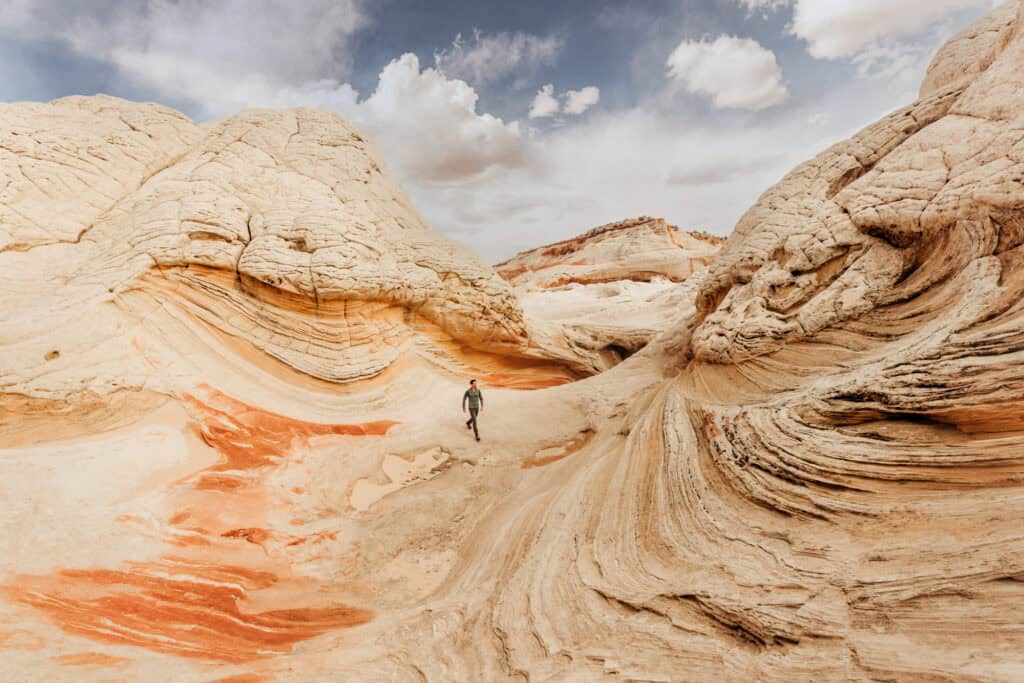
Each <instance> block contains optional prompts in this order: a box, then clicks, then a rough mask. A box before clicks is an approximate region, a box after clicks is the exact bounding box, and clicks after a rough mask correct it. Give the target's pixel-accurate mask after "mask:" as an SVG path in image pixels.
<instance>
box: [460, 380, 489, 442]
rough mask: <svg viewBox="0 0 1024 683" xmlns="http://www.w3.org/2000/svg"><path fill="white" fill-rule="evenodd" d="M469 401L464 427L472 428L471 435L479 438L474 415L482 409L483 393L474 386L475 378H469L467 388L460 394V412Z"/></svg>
mask: <svg viewBox="0 0 1024 683" xmlns="http://www.w3.org/2000/svg"><path fill="white" fill-rule="evenodd" d="M467 401H468V402H469V419H468V420H466V429H469V428H470V427H472V428H473V436H475V437H476V440H477V441H479V440H480V432H479V431H477V428H476V416H477V413H479V412H480V411H481V410H483V409H484V395H483V394H481V393H480V390H479V389H477V388H476V380H475V379H471V380H469V389H466V393H464V394H463V395H462V412H466V402H467Z"/></svg>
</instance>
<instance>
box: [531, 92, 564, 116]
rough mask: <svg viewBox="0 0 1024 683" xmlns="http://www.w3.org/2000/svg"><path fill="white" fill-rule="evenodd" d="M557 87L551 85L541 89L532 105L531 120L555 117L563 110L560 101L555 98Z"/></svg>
mask: <svg viewBox="0 0 1024 683" xmlns="http://www.w3.org/2000/svg"><path fill="white" fill-rule="evenodd" d="M554 93H555V86H554V85H552V84H551V83H548V84H547V85H545V86H543V87H541V89H540V90H538V91H537V94H536V95H535V96H534V98H533V102H532V103H531V104H530V118H531V119H543V118H547V117H549V116H554V115H555V114H557V113H558V112H559V110H560V109H561V105H560V104H559V102H558V99H557V98H555V94H554Z"/></svg>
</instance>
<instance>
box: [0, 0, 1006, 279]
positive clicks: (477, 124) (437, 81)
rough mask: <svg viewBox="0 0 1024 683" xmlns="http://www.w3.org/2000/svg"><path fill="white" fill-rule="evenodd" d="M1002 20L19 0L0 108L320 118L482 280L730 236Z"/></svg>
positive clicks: (702, 4) (578, 5)
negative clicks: (671, 232) (344, 123)
mask: <svg viewBox="0 0 1024 683" xmlns="http://www.w3.org/2000/svg"><path fill="white" fill-rule="evenodd" d="M993 4H994V3H993V2H992V0H928V2H922V0H634V1H620V2H613V1H611V0H605V1H594V0H565V1H563V2H557V3H553V2H541V1H537V0H521V1H519V2H507V1H506V2H498V1H491V0H487V1H475V2H474V1H469V0H458V1H451V2H439V1H436V0H430V1H428V0H418V1H413V0H376V1H375V2H374V1H371V0H301V1H295V2H286V1H285V0H148V1H143V0H119V1H118V0H80V1H78V2H74V1H71V0H63V1H61V0H6V2H5V4H4V6H2V7H0V100H5V101H18V100H48V99H52V98H56V97H61V96H64V95H69V94H93V93H97V92H104V93H107V94H111V95H117V96H121V97H126V98H129V99H135V100H155V101H159V102H162V103H164V104H167V105H169V106H172V107H175V108H177V109H179V110H181V111H183V112H185V113H186V114H188V115H190V116H192V117H193V118H195V119H198V120H208V119H213V118H219V117H222V116H228V115H231V114H232V113H235V112H237V111H239V110H241V109H244V108H247V107H291V106H317V107H326V108H329V109H332V110H335V111H337V112H338V113H340V114H342V115H343V116H346V117H347V118H350V119H352V120H353V121H354V122H355V123H356V124H357V125H359V126H360V127H362V128H363V129H364V130H365V131H366V132H367V133H368V134H369V136H370V137H371V138H372V139H373V140H374V142H375V143H376V144H377V146H378V148H379V149H380V151H381V153H382V155H383V157H384V160H385V163H386V164H387V166H388V167H389V169H390V170H391V172H392V173H393V174H394V175H396V176H397V177H398V178H399V180H400V181H401V182H402V183H403V185H404V187H405V188H406V189H407V191H408V192H409V193H410V195H411V196H412V198H413V201H414V202H415V203H416V205H417V207H418V208H419V209H420V211H421V212H422V213H423V215H424V217H425V218H426V220H427V222H428V223H429V225H430V226H431V228H432V229H434V230H436V231H438V232H441V233H443V234H446V235H447V236H449V237H450V238H452V239H454V240H456V241H459V242H462V243H464V244H466V245H467V246H469V247H470V248H472V249H473V250H475V251H477V252H478V253H480V254H481V255H482V256H483V257H484V258H485V259H487V260H489V261H496V260H500V259H502V258H505V257H508V256H510V255H511V254H513V253H515V252H516V251H518V250H521V249H526V248H529V247H532V246H536V245H538V244H541V243H545V242H550V241H554V240H557V239H562V238H564V237H568V236H570V235H573V234H576V233H578V232H581V231H583V230H586V229H588V228H590V227H592V226H594V225H597V224H600V223H604V222H608V221H613V220H617V219H620V218H624V217H627V216H633V215H639V214H651V215H658V216H664V217H666V218H667V219H668V220H669V221H671V222H673V223H675V224H677V225H680V226H681V227H684V228H701V229H707V230H711V231H713V232H716V233H719V234H727V233H728V232H729V231H730V230H731V228H732V225H733V224H734V223H735V221H736V220H737V219H738V218H739V216H740V215H741V214H742V212H743V211H744V210H745V209H746V208H747V207H748V206H749V205H750V204H751V203H752V202H753V201H754V200H755V199H756V197H757V196H758V195H759V194H760V193H761V192H762V191H764V190H765V189H767V187H768V186H769V185H770V184H771V183H772V182H774V181H776V180H777V179H778V178H780V177H781V176H782V175H783V174H784V173H785V172H786V171H788V170H789V169H790V168H791V167H792V166H794V165H795V164H796V163H799V162H800V161H802V160H803V159H806V158H808V157H810V156H813V155H814V154H815V153H817V152H818V151H820V149H822V148H823V147H824V146H825V145H827V144H830V143H832V142H834V141H836V140H838V139H842V138H844V137H847V136H848V135H850V134H851V133H852V132H854V131H856V130H857V129H859V128H860V127H862V126H864V125H866V124H868V123H870V122H871V121H873V120H875V119H877V118H878V117H879V116H881V115H882V114H884V113H886V112H888V111H891V110H893V109H895V108H897V107H899V106H902V105H904V104H908V103H909V102H911V101H912V100H913V99H914V97H915V94H916V89H917V85H918V83H919V82H920V79H921V77H922V76H923V73H924V70H925V68H926V67H927V64H928V61H929V59H930V57H931V55H932V54H933V52H934V50H935V49H936V48H937V47H938V46H939V45H940V44H941V42H942V41H943V40H945V39H946V38H948V37H949V36H951V35H952V34H954V33H955V32H956V31H958V30H960V29H962V28H964V27H966V26H967V25H969V24H970V23H971V22H972V21H974V20H976V19H978V18H980V17H981V16H983V15H984V14H985V13H986V12H987V11H989V10H990V9H991V8H992V6H993Z"/></svg>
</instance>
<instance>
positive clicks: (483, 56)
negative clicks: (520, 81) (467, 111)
mask: <svg viewBox="0 0 1024 683" xmlns="http://www.w3.org/2000/svg"><path fill="white" fill-rule="evenodd" d="M563 45H564V42H563V40H562V39H561V38H559V37H557V36H537V35H533V34H530V33H523V32H516V33H508V32H503V33H497V34H495V35H484V34H482V33H481V32H480V31H474V32H473V41H472V43H471V44H467V43H466V41H465V40H463V38H462V34H459V35H457V36H456V37H455V41H454V42H453V43H452V46H451V48H449V49H447V50H442V51H440V52H436V53H435V54H434V65H435V66H436V67H437V68H438V69H439V70H441V71H443V72H444V73H445V74H447V75H449V76H453V77H455V78H461V79H463V80H465V81H468V82H470V83H473V84H478V85H479V84H483V83H488V82H493V81H500V80H502V79H505V78H508V77H509V76H513V75H515V76H519V77H520V78H521V77H522V76H523V75H525V74H530V73H533V72H535V71H536V70H537V69H538V68H539V67H541V66H550V65H551V64H554V62H555V60H556V59H557V57H558V54H559V52H560V51H561V50H562V47H563Z"/></svg>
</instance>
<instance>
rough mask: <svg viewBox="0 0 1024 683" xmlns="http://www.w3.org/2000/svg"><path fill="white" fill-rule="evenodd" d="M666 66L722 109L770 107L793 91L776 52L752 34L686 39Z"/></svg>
mask: <svg viewBox="0 0 1024 683" xmlns="http://www.w3.org/2000/svg"><path fill="white" fill-rule="evenodd" d="M666 66H667V67H668V75H669V77H671V78H672V79H674V80H677V81H679V82H681V83H682V84H683V85H684V86H685V87H686V89H687V90H688V91H689V92H691V93H694V94H698V95H705V96H707V97H710V98H711V101H712V102H713V103H714V105H715V106H716V107H718V108H721V109H755V110H756V109H766V108H768V107H772V106H775V105H777V104H781V103H782V102H784V101H785V100H786V98H787V97H788V95H789V92H788V90H787V88H786V84H785V83H784V82H783V81H782V70H781V69H780V68H779V64H778V62H777V61H776V60H775V53H773V52H772V51H771V50H767V49H765V48H764V47H762V46H761V45H760V44H759V43H758V42H757V41H755V40H751V39H750V38H737V37H735V36H719V37H718V38H716V39H715V40H714V41H708V40H701V41H692V40H684V41H683V42H681V43H680V44H679V45H678V46H677V47H676V49H675V50H673V51H672V54H671V55H669V58H668V60H667V61H666Z"/></svg>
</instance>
